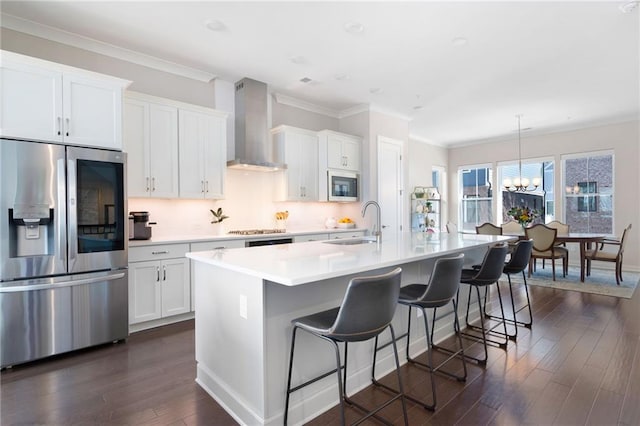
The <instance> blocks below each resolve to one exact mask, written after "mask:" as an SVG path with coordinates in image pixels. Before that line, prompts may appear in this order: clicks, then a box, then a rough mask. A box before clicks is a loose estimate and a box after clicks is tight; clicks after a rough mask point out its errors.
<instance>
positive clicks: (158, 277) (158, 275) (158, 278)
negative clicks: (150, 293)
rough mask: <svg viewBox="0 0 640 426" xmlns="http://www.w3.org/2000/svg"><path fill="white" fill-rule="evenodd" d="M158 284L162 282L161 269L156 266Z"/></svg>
mask: <svg viewBox="0 0 640 426" xmlns="http://www.w3.org/2000/svg"><path fill="white" fill-rule="evenodd" d="M156 282H160V267H159V266H156Z"/></svg>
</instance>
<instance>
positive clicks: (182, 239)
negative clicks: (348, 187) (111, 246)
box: [129, 228, 366, 247]
mask: <svg viewBox="0 0 640 426" xmlns="http://www.w3.org/2000/svg"><path fill="white" fill-rule="evenodd" d="M363 231H366V229H364V228H351V229H341V228H330V229H329V228H314V229H297V230H292V231H286V232H282V233H276V234H253V235H237V234H223V235H178V234H175V235H171V236H162V237H153V238H151V239H148V240H129V247H141V246H149V245H154V244H179V243H201V242H206V241H222V240H267V239H268V240H272V239H274V238H287V237H294V236H296V235H309V234H334V233H349V232H363Z"/></svg>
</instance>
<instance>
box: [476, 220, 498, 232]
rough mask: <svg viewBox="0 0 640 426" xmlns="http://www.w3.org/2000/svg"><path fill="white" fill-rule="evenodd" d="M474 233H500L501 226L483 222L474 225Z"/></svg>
mask: <svg viewBox="0 0 640 426" xmlns="http://www.w3.org/2000/svg"><path fill="white" fill-rule="evenodd" d="M476 234H483V235H502V228H500V227H499V226H496V225H494V224H493V223H490V222H485V223H483V224H482V225H478V226H476Z"/></svg>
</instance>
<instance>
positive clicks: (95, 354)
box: [0, 287, 640, 425]
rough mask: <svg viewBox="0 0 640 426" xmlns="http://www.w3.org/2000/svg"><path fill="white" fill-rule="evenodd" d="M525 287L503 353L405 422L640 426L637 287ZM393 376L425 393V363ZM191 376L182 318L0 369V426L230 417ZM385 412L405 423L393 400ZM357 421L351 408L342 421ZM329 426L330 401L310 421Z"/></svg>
mask: <svg viewBox="0 0 640 426" xmlns="http://www.w3.org/2000/svg"><path fill="white" fill-rule="evenodd" d="M518 290H519V292H518V294H519V296H521V294H522V293H521V290H522V288H521V287H519V289H518ZM530 292H531V297H532V305H533V309H534V325H533V328H532V329H531V330H527V329H524V328H521V329H520V331H519V337H518V341H517V342H515V343H514V342H510V343H509V347H508V350H507V351H504V350H501V349H498V348H491V350H490V353H489V362H488V363H487V365H486V366H485V367H479V366H475V365H470V366H469V377H468V379H467V381H466V383H458V382H455V381H453V380H449V379H446V378H441V377H438V378H437V379H436V381H437V392H438V408H437V410H436V411H435V412H429V411H426V410H424V409H423V408H421V407H419V406H417V405H415V404H413V403H411V402H407V406H408V410H409V419H410V424H411V425H453V424H457V425H467V424H468V425H520V424H538V425H551V424H558V425H573V424H575V425H583V424H588V425H638V424H640V291H636V292H635V295H634V297H633V298H632V299H630V300H626V299H616V298H611V297H606V296H597V295H590V294H584V293H574V292H568V291H562V290H555V289H549V288H542V287H530ZM3 343H4V342H3ZM465 343H467V344H469V342H468V341H465ZM467 350H468V351H469V352H473V351H477V350H479V347H478V345H473V346H471V347H469V348H468V349H467ZM452 367H454V366H453V365H452ZM402 374H403V378H404V382H405V384H406V387H407V388H408V389H409V390H410V392H411V393H412V394H414V395H417V396H423V397H426V396H427V395H428V392H429V389H430V384H429V379H428V378H427V374H426V373H425V372H424V371H423V370H421V369H419V368H418V367H413V366H410V367H409V366H404V367H403V368H402ZM194 379H195V361H194V333H193V321H186V322H183V323H180V324H174V325H171V326H166V327H162V328H158V329H154V330H149V331H144V332H140V333H135V334H133V335H131V337H130V338H129V339H128V341H127V342H126V343H120V344H115V345H105V346H102V347H98V348H92V349H88V350H83V351H78V352H75V353H73V354H69V355H63V356H58V357H55V358H52V359H49V360H46V361H41V362H34V363H30V364H26V365H23V366H16V367H14V368H13V369H10V370H5V371H3V372H2V375H1V380H2V385H1V394H0V398H1V406H0V408H1V412H2V413H1V424H2V425H32V424H44V425H90V424H111V425H128V424H131V425H133V424H135V425H138V424H146V425H232V424H235V422H234V420H233V419H232V418H231V417H230V416H229V415H228V414H227V413H226V412H225V411H224V410H223V409H222V408H221V407H220V406H219V405H218V404H217V403H216V402H215V401H214V400H213V399H212V398H210V397H209V395H208V394H207V393H205V392H204V391H203V390H202V389H200V387H199V386H198V385H197V384H196V383H195V382H194ZM394 379H395V378H394V377H393V376H388V377H385V378H384V379H383V380H385V381H388V382H389V383H393V384H395V383H394ZM385 398H388V394H387V393H386V392H385V391H383V390H380V389H378V388H373V387H369V388H367V389H365V390H363V391H361V392H359V393H358V394H357V395H355V396H354V399H356V400H357V401H359V402H361V403H364V404H368V405H371V404H375V403H378V402H380V401H383V400H385ZM382 413H383V416H385V417H386V418H388V419H390V420H392V421H393V422H394V424H403V423H402V416H401V409H400V404H399V403H394V404H392V405H390V406H389V407H387V408H385V410H384V411H383V412H382ZM357 416H359V413H358V412H356V411H355V410H351V409H350V410H349V411H348V420H354V419H355V418H357ZM337 423H339V411H338V409H337V408H333V409H331V410H329V411H328V412H326V413H325V414H323V415H322V416H320V417H318V418H316V419H314V420H313V421H312V422H311V424H312V425H327V424H337ZM365 424H378V423H377V422H375V421H367V422H365Z"/></svg>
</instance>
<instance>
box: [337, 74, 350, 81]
mask: <svg viewBox="0 0 640 426" xmlns="http://www.w3.org/2000/svg"><path fill="white" fill-rule="evenodd" d="M334 78H335V79H336V80H349V74H344V73H342V74H336V75H335V76H334Z"/></svg>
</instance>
